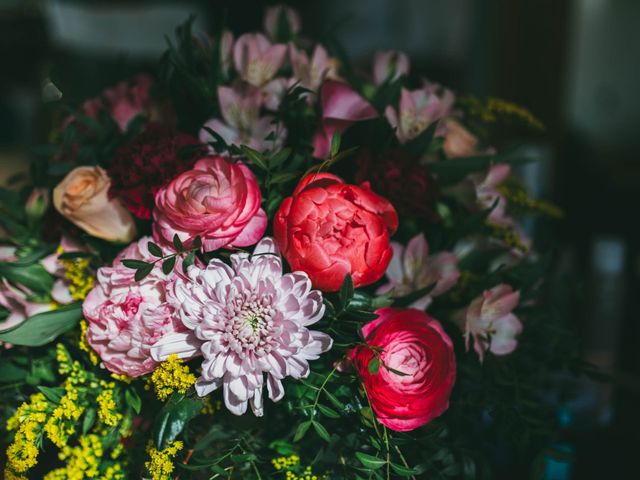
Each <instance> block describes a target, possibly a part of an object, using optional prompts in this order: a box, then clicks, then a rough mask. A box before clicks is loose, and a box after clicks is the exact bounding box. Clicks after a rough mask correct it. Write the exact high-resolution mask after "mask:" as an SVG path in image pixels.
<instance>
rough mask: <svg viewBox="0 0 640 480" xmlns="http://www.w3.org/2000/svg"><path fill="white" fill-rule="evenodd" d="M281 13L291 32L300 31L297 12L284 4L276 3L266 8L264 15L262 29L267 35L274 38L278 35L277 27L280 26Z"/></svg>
mask: <svg viewBox="0 0 640 480" xmlns="http://www.w3.org/2000/svg"><path fill="white" fill-rule="evenodd" d="M282 15H284V18H285V21H286V22H287V25H288V27H289V31H290V32H291V33H293V34H296V33H298V32H299V31H300V28H301V22H300V15H298V12H297V11H295V10H294V9H293V8H291V7H287V6H286V5H276V6H274V7H269V8H267V11H266V13H265V15H264V31H265V32H267V33H268V34H269V37H271V38H274V39H275V38H276V37H277V36H278V29H279V28H278V27H279V26H280V21H281V18H282Z"/></svg>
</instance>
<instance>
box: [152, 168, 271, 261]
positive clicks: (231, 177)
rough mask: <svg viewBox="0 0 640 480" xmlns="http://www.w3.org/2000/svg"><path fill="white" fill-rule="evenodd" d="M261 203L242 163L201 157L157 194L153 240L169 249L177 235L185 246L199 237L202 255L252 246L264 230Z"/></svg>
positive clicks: (254, 179)
mask: <svg viewBox="0 0 640 480" xmlns="http://www.w3.org/2000/svg"><path fill="white" fill-rule="evenodd" d="M261 199H262V197H261V194H260V187H259V185H258V181H257V180H256V177H255V176H254V174H253V173H252V172H251V170H249V168H248V167H247V166H246V165H244V164H243V163H241V162H234V161H232V160H229V159H227V158H224V157H219V156H210V157H205V158H202V159H200V160H198V161H197V162H196V164H195V165H194V167H193V169H192V170H188V171H186V172H184V173H182V174H180V175H178V176H177V177H176V178H175V179H173V180H172V181H171V183H169V184H168V185H166V186H165V187H163V188H161V189H160V190H159V191H158V193H157V194H156V198H155V200H156V208H155V209H154V211H153V218H154V224H153V234H154V237H155V239H156V240H157V241H158V242H159V243H162V244H163V245H167V246H171V245H172V242H173V237H174V235H178V237H179V238H180V240H181V241H182V243H183V244H184V245H185V246H186V247H189V246H191V245H192V244H193V241H194V239H195V238H196V237H197V236H200V238H201V239H202V245H203V247H204V249H205V250H206V251H212V250H217V249H219V248H223V247H246V246H248V245H253V244H254V243H256V242H257V241H258V240H260V238H262V235H263V234H264V231H265V229H266V228H267V215H266V213H265V211H264V210H263V209H262V208H261V207H260V202H261Z"/></svg>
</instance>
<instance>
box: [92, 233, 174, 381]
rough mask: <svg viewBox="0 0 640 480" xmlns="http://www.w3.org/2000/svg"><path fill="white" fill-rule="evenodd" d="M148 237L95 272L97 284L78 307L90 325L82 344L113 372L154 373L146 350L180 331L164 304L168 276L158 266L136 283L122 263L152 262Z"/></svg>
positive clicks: (165, 303) (153, 258)
mask: <svg viewBox="0 0 640 480" xmlns="http://www.w3.org/2000/svg"><path fill="white" fill-rule="evenodd" d="M150 240H151V237H143V238H141V239H140V240H138V241H137V242H136V243H132V244H131V245H129V246H128V247H127V248H125V249H124V250H123V251H122V252H120V253H119V254H118V256H117V257H116V258H115V260H114V261H113V266H111V267H102V268H100V269H99V270H98V278H97V282H96V286H95V287H94V288H93V290H91V292H89V295H87V298H86V299H85V301H84V304H83V306H82V309H83V311H84V316H85V318H86V319H87V322H88V323H89V328H88V330H87V340H88V341H89V344H90V345H91V347H92V348H93V349H94V350H95V351H96V352H97V353H98V355H99V356H100V358H101V359H102V363H103V365H104V366H105V367H106V368H107V369H108V370H110V371H112V372H114V373H118V374H123V375H128V376H130V377H138V376H140V375H144V374H145V373H149V372H151V371H153V370H154V369H155V367H156V362H155V360H153V358H151V355H150V351H149V350H150V348H151V346H152V345H153V344H154V343H155V342H157V341H158V340H159V339H160V338H162V337H163V336H164V335H167V334H171V333H175V332H179V331H181V330H184V327H183V326H182V324H181V323H180V321H179V320H178V319H177V318H176V316H175V315H174V311H173V307H172V306H171V305H169V304H168V303H167V302H166V301H165V288H166V285H167V282H169V280H170V279H169V277H168V276H167V275H165V274H163V273H162V271H161V268H160V264H157V266H156V267H155V268H154V269H153V270H152V272H151V273H150V274H149V275H148V276H147V277H145V278H144V279H143V280H141V281H135V280H134V274H135V270H132V269H130V268H127V267H125V266H124V265H123V264H122V260H123V259H134V260H145V261H153V260H157V258H156V257H154V256H152V255H151V254H150V253H149V250H148V247H147V245H148V243H149V241H150Z"/></svg>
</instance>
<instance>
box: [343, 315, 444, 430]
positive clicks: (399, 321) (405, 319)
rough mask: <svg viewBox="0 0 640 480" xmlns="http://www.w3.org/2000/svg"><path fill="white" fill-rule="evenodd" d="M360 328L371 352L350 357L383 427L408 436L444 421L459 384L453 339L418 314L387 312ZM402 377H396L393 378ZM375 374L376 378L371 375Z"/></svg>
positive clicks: (357, 352)
mask: <svg viewBox="0 0 640 480" xmlns="http://www.w3.org/2000/svg"><path fill="white" fill-rule="evenodd" d="M376 313H377V314H378V315H379V317H378V318H377V319H376V320H373V321H372V322H369V323H367V324H366V325H365V326H364V327H362V333H363V335H364V337H365V339H366V341H367V345H369V346H370V347H379V350H378V351H379V352H380V353H379V356H378V359H377V360H378V362H379V367H378V368H377V372H376V369H374V368H371V369H370V368H369V367H370V365H369V364H370V362H371V361H372V360H375V353H374V348H369V347H367V346H360V347H358V348H356V349H354V350H352V351H351V353H350V357H351V359H352V360H353V361H354V363H355V366H356V368H357V370H358V373H359V374H360V376H361V377H362V380H363V382H364V387H365V389H366V391H367V396H368V397H369V400H370V401H371V406H372V407H373V410H374V411H375V412H376V415H377V417H378V420H379V421H380V423H382V424H383V425H385V426H386V427H388V428H390V429H391V430H395V431H397V432H407V431H409V430H413V429H415V428H418V427H421V426H422V425H424V424H426V423H428V422H430V421H431V420H433V419H434V418H436V417H438V416H440V415H442V414H443V413H444V411H445V410H447V408H448V407H449V397H450V396H451V390H452V389H453V385H454V383H455V380H456V359H455V356H454V352H453V344H452V343H451V339H450V338H449V337H448V336H447V334H446V333H445V332H444V330H443V329H442V326H441V325H440V323H439V322H438V321H437V320H434V319H433V318H431V317H430V316H429V315H427V314H426V313H424V312H422V311H420V310H416V309H412V308H409V309H402V308H383V309H381V310H378V311H377V312H376ZM394 371H395V372H399V373H395V372H394ZM373 372H375V373H373Z"/></svg>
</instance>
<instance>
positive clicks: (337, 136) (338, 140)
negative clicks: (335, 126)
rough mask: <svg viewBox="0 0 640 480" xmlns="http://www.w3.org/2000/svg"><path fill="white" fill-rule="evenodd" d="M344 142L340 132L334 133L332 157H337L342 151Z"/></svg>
mask: <svg viewBox="0 0 640 480" xmlns="http://www.w3.org/2000/svg"><path fill="white" fill-rule="evenodd" d="M341 142H342V135H340V132H339V131H338V130H336V131H335V132H334V133H333V137H331V150H330V152H331V154H330V155H331V156H332V157H335V156H336V155H337V154H338V152H339V151H340V143H341Z"/></svg>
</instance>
